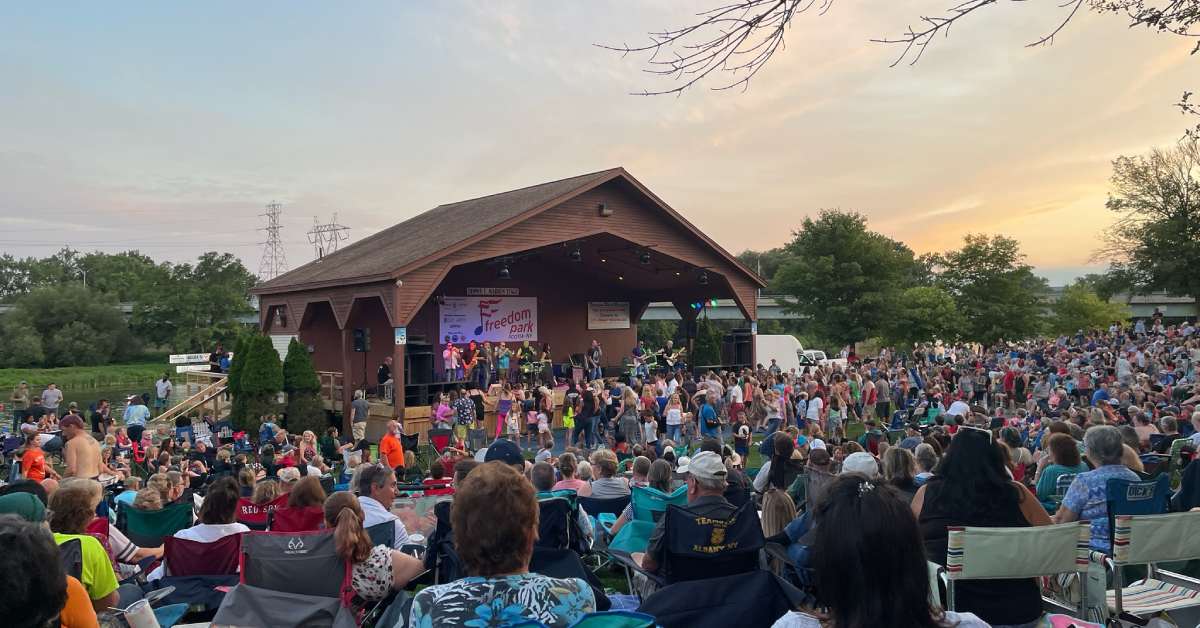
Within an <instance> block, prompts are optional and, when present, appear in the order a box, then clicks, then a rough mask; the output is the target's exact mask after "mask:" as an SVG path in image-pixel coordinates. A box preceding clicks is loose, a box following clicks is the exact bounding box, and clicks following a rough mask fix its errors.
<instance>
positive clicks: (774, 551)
mask: <svg viewBox="0 0 1200 628" xmlns="http://www.w3.org/2000/svg"><path fill="white" fill-rule="evenodd" d="M763 551H764V552H766V554H767V557H768V558H772V559H775V560H778V561H779V562H781V563H783V564H785V565H788V566H791V567H795V566H796V563H794V562H792V559H791V558H790V557H789V556H788V553H787V548H786V547H784V546H782V545H780V544H779V543H767V544H766V545H764V546H763Z"/></svg>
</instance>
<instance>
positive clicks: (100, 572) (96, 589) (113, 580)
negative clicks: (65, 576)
mask: <svg viewBox="0 0 1200 628" xmlns="http://www.w3.org/2000/svg"><path fill="white" fill-rule="evenodd" d="M71 539H79V543H80V549H81V550H83V573H82V577H81V578H80V580H81V581H82V582H83V587H84V588H85V589H87V593H88V597H89V598H91V599H93V600H99V599H102V598H105V597H108V595H109V594H110V593H112V592H113V591H116V590H117V574H116V573H115V572H113V566H112V561H110V560H109V559H108V552H106V551H104V546H103V545H101V544H100V541H97V540H96V537H94V536H90V535H87V534H59V533H57V532H55V533H54V542H55V543H57V544H58V545H62V544H63V543H66V542H67V541H69V540H71Z"/></svg>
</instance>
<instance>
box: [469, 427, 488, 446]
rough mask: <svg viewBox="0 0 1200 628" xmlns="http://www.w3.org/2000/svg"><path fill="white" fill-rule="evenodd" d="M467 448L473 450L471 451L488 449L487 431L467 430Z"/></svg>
mask: <svg viewBox="0 0 1200 628" xmlns="http://www.w3.org/2000/svg"><path fill="white" fill-rule="evenodd" d="M467 446H468V447H470V448H471V451H478V450H480V449H483V448H484V447H487V446H488V438H487V431H486V430H482V429H478V430H476V429H470V430H467Z"/></svg>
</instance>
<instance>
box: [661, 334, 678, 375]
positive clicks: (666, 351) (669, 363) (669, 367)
mask: <svg viewBox="0 0 1200 628" xmlns="http://www.w3.org/2000/svg"><path fill="white" fill-rule="evenodd" d="M658 355H659V357H661V358H662V360H663V367H662V372H664V373H667V372H670V371H674V370H675V366H676V365H677V364H678V363H679V352H677V351H675V342H674V341H673V340H668V341H667V342H666V344H664V345H663V348H662V349H660V350H659V352H658Z"/></svg>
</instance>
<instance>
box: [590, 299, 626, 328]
mask: <svg viewBox="0 0 1200 628" xmlns="http://www.w3.org/2000/svg"><path fill="white" fill-rule="evenodd" d="M587 308H588V309H587V315H588V317H587V318H588V325H587V328H588V329H629V302H628V301H588V304H587Z"/></svg>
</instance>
